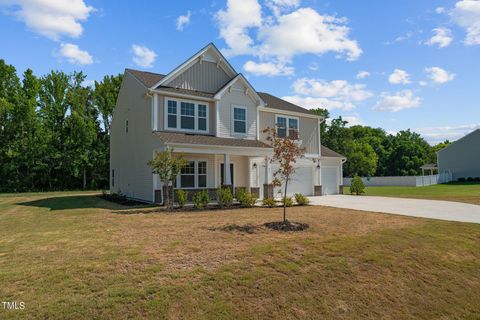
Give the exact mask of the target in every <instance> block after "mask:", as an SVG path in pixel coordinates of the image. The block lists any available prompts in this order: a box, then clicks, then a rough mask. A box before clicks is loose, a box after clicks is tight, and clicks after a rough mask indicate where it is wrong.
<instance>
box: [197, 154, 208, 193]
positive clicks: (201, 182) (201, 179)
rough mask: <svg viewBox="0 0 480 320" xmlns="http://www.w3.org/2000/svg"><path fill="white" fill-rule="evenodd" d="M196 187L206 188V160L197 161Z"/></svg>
mask: <svg viewBox="0 0 480 320" xmlns="http://www.w3.org/2000/svg"><path fill="white" fill-rule="evenodd" d="M197 173H198V187H199V188H206V187H207V162H206V161H199V162H198V168H197Z"/></svg>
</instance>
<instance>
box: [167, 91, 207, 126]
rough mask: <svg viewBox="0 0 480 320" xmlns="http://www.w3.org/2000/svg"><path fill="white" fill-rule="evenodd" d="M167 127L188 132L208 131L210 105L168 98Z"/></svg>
mask: <svg viewBox="0 0 480 320" xmlns="http://www.w3.org/2000/svg"><path fill="white" fill-rule="evenodd" d="M165 114H166V116H165V129H166V130H169V129H170V130H179V131H188V132H207V131H208V105H206V104H197V103H194V102H189V101H180V100H174V99H166V101H165Z"/></svg>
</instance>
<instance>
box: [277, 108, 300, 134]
mask: <svg viewBox="0 0 480 320" xmlns="http://www.w3.org/2000/svg"><path fill="white" fill-rule="evenodd" d="M278 118H285V119H287V133H286V134H287V136H288V130H289V126H288V121H289V119H294V120H297V124H298V128H297V132H298V135H297V140H299V139H300V118H299V117H292V116H286V115H283V114H276V115H275V130H276V131H277V133H278V127H277V123H278Z"/></svg>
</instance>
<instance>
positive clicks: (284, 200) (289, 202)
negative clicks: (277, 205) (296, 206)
mask: <svg viewBox="0 0 480 320" xmlns="http://www.w3.org/2000/svg"><path fill="white" fill-rule="evenodd" d="M282 205H285V206H286V207H291V206H293V200H292V198H291V197H285V198H282Z"/></svg>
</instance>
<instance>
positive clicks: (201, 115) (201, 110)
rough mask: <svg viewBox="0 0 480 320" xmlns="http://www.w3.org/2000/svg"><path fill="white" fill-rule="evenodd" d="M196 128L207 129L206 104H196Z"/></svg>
mask: <svg viewBox="0 0 480 320" xmlns="http://www.w3.org/2000/svg"><path fill="white" fill-rule="evenodd" d="M198 130H201V131H207V106H206V105H204V104H199V105H198Z"/></svg>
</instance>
